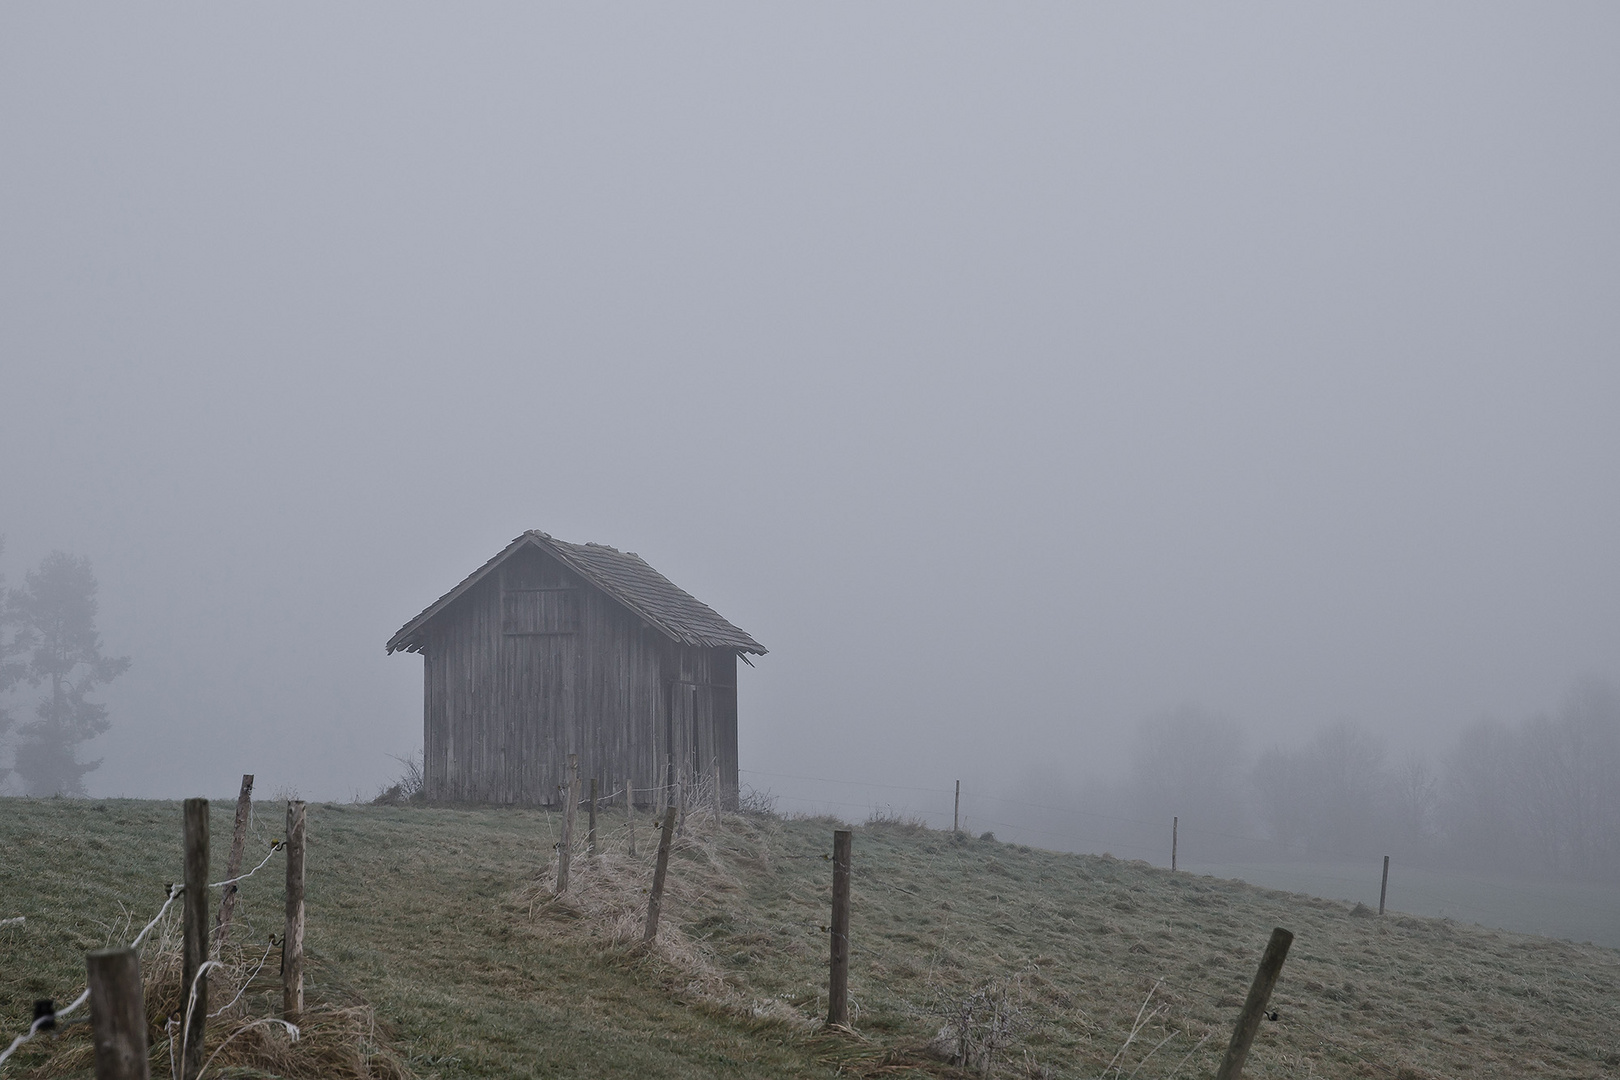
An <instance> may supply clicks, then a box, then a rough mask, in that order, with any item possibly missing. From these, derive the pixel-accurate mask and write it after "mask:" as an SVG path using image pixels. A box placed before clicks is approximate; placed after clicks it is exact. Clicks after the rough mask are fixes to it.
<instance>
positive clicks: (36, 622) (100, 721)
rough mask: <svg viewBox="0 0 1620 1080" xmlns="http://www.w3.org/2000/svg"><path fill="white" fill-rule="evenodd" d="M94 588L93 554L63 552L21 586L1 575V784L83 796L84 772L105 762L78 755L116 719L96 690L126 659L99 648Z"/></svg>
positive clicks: (124, 665)
mask: <svg viewBox="0 0 1620 1080" xmlns="http://www.w3.org/2000/svg"><path fill="white" fill-rule="evenodd" d="M0 551H3V544H0ZM96 587H97V586H96V577H95V574H94V573H93V572H92V570H91V568H90V560H89V559H88V558H85V557H84V556H82V555H69V554H67V553H66V552H62V551H53V552H51V553H50V554H49V555H47V556H45V558H44V559H43V560H42V561H41V562H40V564H39V566H38V567H37V568H36V569H33V570H30V571H28V573H27V574H26V575H25V577H24V579H23V584H22V586H21V587H20V588H6V584H5V578H4V576H3V575H0V784H5V783H6V782H7V781H8V780H9V779H10V778H13V777H15V779H16V780H18V781H19V782H20V783H21V786H22V789H23V791H24V792H25V793H26V794H29V795H83V794H85V786H84V777H85V774H87V773H89V772H91V771H93V770H94V769H96V768H97V767H98V766H99V765H100V764H101V762H100V761H99V760H97V761H88V762H86V761H81V760H79V748H80V745H81V744H82V743H84V742H86V741H87V740H89V739H93V738H95V737H96V736H97V735H100V734H101V733H102V732H104V731H106V730H107V729H108V728H109V727H110V726H111V724H110V721H108V719H107V707H106V706H105V705H103V704H100V703H99V702H96V701H93V700H91V694H93V693H94V692H95V690H96V689H97V688H99V687H100V686H102V685H103V684H104V683H106V682H108V681H110V680H112V679H115V678H117V677H118V676H119V675H121V674H123V673H124V671H126V670H127V669H128V668H129V658H128V657H122V656H120V657H112V656H105V655H103V654H102V650H101V635H100V634H99V633H98V632H97V631H96V610H97V605H96ZM8 762H9V763H8Z"/></svg>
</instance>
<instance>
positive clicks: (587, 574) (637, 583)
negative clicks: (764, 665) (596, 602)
mask: <svg viewBox="0 0 1620 1080" xmlns="http://www.w3.org/2000/svg"><path fill="white" fill-rule="evenodd" d="M531 546H532V547H537V548H539V549H540V550H541V551H543V552H545V553H546V554H547V555H550V556H552V557H553V558H555V559H556V560H557V561H558V562H560V563H562V564H563V565H564V566H566V567H568V568H569V569H570V570H572V571H574V573H576V574H578V575H579V576H580V577H582V578H584V579H585V580H586V581H588V582H590V583H591V584H592V585H594V586H596V587H597V588H598V589H601V590H602V591H603V592H605V593H607V594H608V595H609V596H611V597H612V598H613V599H614V600H617V601H618V602H619V603H620V604H623V605H624V606H625V607H626V608H629V609H630V611H631V613H632V614H634V615H636V616H638V617H639V618H640V619H641V620H642V621H643V622H645V623H646V624H647V625H649V626H651V627H653V628H654V629H656V630H658V631H660V632H661V633H663V634H664V635H665V636H666V637H668V638H670V639H671V640H672V641H675V642H678V643H679V644H682V645H697V646H702V647H705V648H721V649H734V650H736V651H737V652H739V653H753V654H754V655H756V656H764V655H765V646H763V645H761V644H760V643H759V642H757V641H755V640H754V639H753V638H751V637H749V636H748V635H747V634H746V633H744V632H743V631H742V630H741V629H739V628H737V627H735V626H733V625H732V624H731V623H729V622H727V621H726V620H725V619H723V618H721V617H720V614H719V613H718V612H716V611H715V610H714V609H713V608H711V607H709V606H708V605H707V604H705V603H703V602H702V601H701V600H699V599H698V598H697V597H695V596H693V595H692V594H691V593H688V592H686V591H685V590H683V589H681V588H679V587H678V586H677V585H676V584H675V583H674V582H672V581H670V580H669V578H667V577H665V576H664V575H663V574H660V573H659V572H658V571H656V570H654V569H653V568H652V567H650V566H648V565H647V563H646V561H645V560H643V559H642V557H641V556H640V555H637V554H636V553H635V552H633V551H619V550H618V549H616V548H610V547H607V546H606V545H603V544H570V543H567V542H566V541H563V540H557V539H554V538H553V537H551V536H548V535H546V534H545V533H543V532H538V531H536V530H534V529H530V530H529V531H528V532H526V533H524V534H523V535H522V536H520V537H518V538H517V539H516V540H513V541H512V542H511V543H510V544H508V545H507V546H506V549H505V550H504V551H502V552H501V553H500V554H498V555H496V556H495V557H494V558H493V559H491V560H489V561H488V562H487V563H485V564H484V565H483V566H480V567H479V568H478V569H477V570H474V571H473V572H472V573H471V574H469V575H468V576H467V578H466V580H464V581H463V582H462V583H461V584H460V585H457V586H456V587H455V588H453V589H451V590H450V591H449V592H447V593H445V594H444V595H443V596H441V597H439V598H438V599H437V600H435V601H434V602H433V603H432V604H430V605H429V606H428V608H427V609H426V610H425V611H423V612H422V613H421V614H420V615H418V616H417V617H416V618H414V619H412V620H411V621H410V622H408V623H406V624H405V625H404V626H402V627H400V628H399V632H398V633H396V634H395V635H394V636H393V637H391V638H389V639H388V651H389V652H390V653H393V652H399V651H404V652H421V651H422V648H423V646H425V645H426V644H427V636H426V634H424V633H423V628H424V627H426V626H427V624H428V623H429V622H430V621H432V619H433V617H434V616H435V615H437V614H438V613H439V612H441V611H443V610H444V609H445V608H447V607H449V606H450V605H451V604H453V603H455V602H456V600H457V598H459V597H460V596H461V595H462V594H463V593H465V592H466V591H467V590H468V589H470V588H472V587H473V586H474V585H476V584H478V583H479V582H480V581H482V580H483V579H484V576H485V575H486V574H488V573H489V572H490V571H491V570H494V569H495V568H496V567H497V566H499V565H501V563H503V562H505V561H506V560H507V559H509V558H511V557H512V555H513V554H514V553H516V552H518V551H520V550H522V549H523V548H525V547H531Z"/></svg>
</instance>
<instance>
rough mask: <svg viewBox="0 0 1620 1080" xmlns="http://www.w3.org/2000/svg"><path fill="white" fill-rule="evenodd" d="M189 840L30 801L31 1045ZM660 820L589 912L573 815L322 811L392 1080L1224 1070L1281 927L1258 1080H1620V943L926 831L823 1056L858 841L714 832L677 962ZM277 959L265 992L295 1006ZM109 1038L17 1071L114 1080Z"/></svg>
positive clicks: (678, 933)
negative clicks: (659, 852) (557, 892)
mask: <svg viewBox="0 0 1620 1080" xmlns="http://www.w3.org/2000/svg"><path fill="white" fill-rule="evenodd" d="M259 812H260V813H261V814H266V815H269V816H270V819H271V820H272V821H273V820H276V819H277V818H278V817H279V808H276V807H270V806H266V805H265V804H261V806H260V811H259ZM179 820H180V815H179V808H178V805H177V804H172V803H152V802H111V803H84V802H72V801H55V800H53V801H26V800H4V801H0V904H3V905H4V908H5V910H0V918H4V917H7V916H14V915H25V916H27V917H28V922H27V923H26V924H25V925H24V926H23V927H22V928H10V929H6V930H0V957H3V963H0V1016H3V1018H4V1025H5V1027H4V1030H5V1031H6V1032H7V1033H8V1038H9V1034H11V1033H14V1030H13V1029H20V1028H21V1027H22V1026H25V1025H26V1020H27V1017H28V1015H29V1008H30V1004H31V1001H32V999H33V998H34V997H36V996H46V995H50V996H53V997H55V998H56V999H57V1000H58V1001H59V1002H60V1001H63V1000H67V999H70V998H71V997H72V996H73V994H75V993H76V992H77V989H78V987H79V986H80V985H82V982H81V979H82V971H83V966H82V964H83V960H82V953H83V950H85V949H86V948H93V947H98V946H100V945H101V944H103V943H104V942H106V941H108V940H112V939H115V938H119V937H121V936H126V927H127V925H128V924H130V923H132V922H133V923H134V924H135V925H137V926H138V925H139V924H140V923H142V922H144V921H145V919H146V918H147V917H149V913H150V912H151V911H154V910H155V909H156V902H155V901H161V896H162V889H163V883H164V882H165V881H168V880H172V878H173V877H174V876H175V875H176V870H177V868H178V865H179ZM639 821H640V824H641V829H640V832H639V834H638V849H639V853H638V855H637V856H635V857H631V856H629V855H627V854H625V850H624V849H625V839H626V837H625V832H624V829H623V828H622V816H621V817H612V818H610V820H609V821H608V822H605V823H604V827H603V830H602V833H603V841H602V844H601V851H602V853H601V855H600V856H599V857H598V858H596V859H588V858H585V857H584V856H583V854H581V856H580V857H578V858H576V860H575V874H574V882H575V885H574V888H573V889H572V890H571V891H570V895H569V896H567V897H564V898H561V899H558V898H554V897H552V896H551V893H550V888H549V885H550V880H551V860H552V857H553V850H552V845H553V843H554V842H555V837H556V831H557V828H558V825H559V821H558V819H557V817H556V816H555V815H551V814H547V813H543V812H537V811H519V810H496V809H487V810H483V809H481V810H447V809H401V808H384V807H369V806H345V805H320V806H312V807H311V808H310V836H311V840H310V845H311V846H310V853H309V875H310V876H309V905H310V924H309V942H310V949H311V955H312V960H313V962H312V965H311V975H310V981H311V987H310V993H311V996H312V998H313V999H315V1000H322V999H323V998H325V999H328V1000H332V1001H342V1002H348V1003H355V1002H362V1001H363V1002H369V1004H370V1006H371V1007H372V1008H373V1009H374V1010H375V1013H376V1016H377V1019H378V1022H379V1026H378V1028H377V1030H376V1032H375V1034H374V1036H373V1038H374V1040H375V1042H376V1044H377V1047H378V1051H379V1055H380V1056H379V1058H378V1061H379V1063H381V1062H382V1057H383V1056H387V1057H388V1059H389V1060H397V1061H398V1062H400V1063H401V1065H402V1066H403V1068H404V1069H406V1070H408V1071H409V1072H412V1073H414V1074H416V1075H418V1076H422V1077H431V1076H440V1077H445V1078H451V1077H474V1076H477V1077H484V1076H597V1077H611V1076H659V1077H663V1076H670V1077H680V1076H783V1077H797V1076H828V1075H832V1074H833V1073H834V1072H835V1071H837V1070H838V1069H840V1068H843V1069H844V1070H845V1071H846V1072H855V1073H874V1072H878V1071H883V1072H886V1073H890V1074H894V1073H903V1072H908V1071H914V1072H915V1073H916V1074H918V1075H940V1076H949V1075H955V1074H957V1072H958V1070H956V1069H955V1068H953V1067H952V1066H950V1065H949V1064H948V1063H947V1062H946V1061H945V1060H944V1058H945V1056H948V1055H949V1054H950V1053H951V1052H953V1051H955V1050H957V1049H958V1046H957V1045H956V1044H954V1043H953V1042H952V1040H950V1039H948V1038H947V1039H943V1040H942V1039H940V1038H939V1035H940V1032H941V1030H942V1029H948V1028H949V1026H950V1024H951V1019H952V1017H953V1016H955V1017H957V1019H958V1020H959V1019H960V1016H961V1011H962V1009H963V1008H964V1007H966V1006H969V1005H974V1004H977V1005H979V1006H981V1007H984V1006H989V1007H991V1009H992V1012H993V1013H994V1014H995V1015H998V1016H999V1017H1000V1018H1001V1020H1002V1021H1003V1022H1002V1024H1001V1029H1002V1031H1003V1034H1004V1036H1005V1039H1004V1042H1005V1044H1006V1045H1004V1046H1002V1047H1001V1048H1000V1049H998V1051H997V1052H996V1055H995V1058H994V1068H995V1071H996V1073H997V1075H1003V1076H1015V1075H1048V1076H1054V1077H1071V1076H1072V1077H1080V1076H1098V1075H1100V1074H1102V1073H1104V1072H1105V1071H1106V1072H1108V1073H1109V1075H1114V1074H1116V1073H1117V1074H1118V1075H1121V1076H1130V1075H1133V1073H1134V1075H1136V1076H1140V1077H1150V1076H1170V1075H1177V1070H1178V1068H1179V1075H1181V1076H1199V1075H1208V1074H1209V1073H1210V1072H1211V1071H1212V1070H1213V1067H1214V1063H1215V1062H1216V1061H1217V1060H1218V1057H1219V1053H1220V1050H1221V1049H1222V1048H1223V1046H1224V1043H1225V1040H1226V1038H1227V1035H1228V1033H1229V1031H1230V1025H1231V1022H1232V1020H1233V1018H1234V1017H1235V1014H1236V1011H1237V1005H1238V1003H1239V1002H1240V1001H1241V999H1242V996H1243V994H1244V992H1245V990H1246V988H1247V985H1248V982H1249V979H1250V978H1251V977H1252V974H1253V968H1254V964H1255V963H1256V961H1257V960H1258V957H1259V953H1260V950H1261V948H1262V947H1263V946H1264V943H1265V940H1266V937H1267V934H1268V933H1269V931H1270V929H1271V927H1272V926H1276V925H1280V926H1285V927H1287V928H1288V929H1290V930H1292V931H1293V932H1294V933H1295V935H1296V940H1295V943H1294V947H1293V951H1292V952H1291V954H1290V956H1289V958H1288V962H1287V965H1286V966H1285V968H1284V970H1283V975H1282V979H1281V982H1280V983H1279V985H1278V989H1277V993H1276V996H1275V998H1274V1004H1275V1005H1276V1007H1277V1009H1278V1019H1277V1020H1276V1021H1275V1022H1271V1023H1267V1024H1265V1025H1264V1026H1263V1028H1262V1032H1261V1037H1260V1040H1259V1041H1258V1042H1257V1044H1256V1047H1255V1050H1254V1052H1253V1053H1252V1054H1251V1056H1250V1059H1249V1066H1248V1069H1247V1071H1246V1075H1248V1076H1254V1077H1282V1076H1407V1077H1426V1076H1503V1077H1507V1076H1514V1077H1518V1076H1557V1077H1608V1076H1620V1034H1617V1033H1620V953H1616V952H1614V951H1612V950H1606V949H1600V948H1593V947H1589V946H1577V945H1572V944H1568V943H1565V942H1559V941H1551V940H1547V939H1541V938H1533V937H1526V936H1522V935H1514V934H1508V933H1503V932H1498V931H1491V930H1484V929H1480V928H1477V927H1470V926H1463V925H1459V924H1455V923H1452V922H1449V921H1444V920H1427V919H1412V918H1406V917H1403V916H1399V915H1392V916H1390V917H1386V918H1384V919H1378V918H1376V917H1369V916H1367V915H1366V914H1364V913H1357V912H1354V911H1352V910H1351V909H1349V908H1347V907H1346V906H1345V905H1343V904H1339V903H1334V902H1329V901H1323V900H1315V899H1311V898H1308V897H1302V896H1297V895H1292V894H1284V893H1279V892H1274V891H1268V890H1262V889H1256V888H1253V887H1250V886H1247V885H1244V884H1241V883H1237V882H1230V881H1218V880H1215V879H1212V878H1203V877H1197V876H1193V875H1189V874H1171V873H1169V872H1168V871H1164V870H1160V869H1155V868H1152V867H1148V866H1146V865H1144V864H1140V863H1124V862H1120V861H1117V860H1113V859H1108V858H1106V857H1102V858H1098V857H1089V856H1076V855H1062V854H1055V853H1051V852H1044V851H1039V850H1035V849H1030V848H1025V847H1021V846H1015V845H1008V844H1000V843H996V842H995V841H992V840H983V841H981V840H973V839H969V838H966V837H959V836H952V835H951V834H948V833H941V832H937V831H930V830H926V829H922V828H918V827H915V826H912V825H907V824H905V823H902V822H887V823H883V822H879V823H873V824H870V825H868V826H866V827H863V828H858V829H857V830H856V835H855V847H854V891H853V919H852V926H851V938H852V946H853V958H852V967H851V977H850V983H851V990H852V996H853V999H854V1006H855V1014H854V1018H853V1019H854V1027H855V1028H856V1030H857V1035H856V1036H841V1035H828V1034H824V1033H820V1032H819V1030H818V1023H817V1021H818V1020H819V1018H820V1016H821V1015H823V1013H824V1010H825V1006H826V1002H825V957H826V952H827V941H826V935H825V931H824V930H823V927H824V925H825V923H826V921H827V911H828V902H829V894H830V888H829V881H830V867H829V865H828V863H827V861H825V859H824V858H823V856H824V855H825V854H826V853H827V852H829V851H830V848H831V831H832V828H833V827H834V826H835V823H834V822H831V821H829V820H825V819H822V820H799V821H792V820H782V819H780V818H772V817H742V816H737V815H727V816H726V817H725V818H724V819H723V820H722V822H721V823H720V824H719V825H718V826H716V825H715V824H714V822H713V819H712V818H711V817H710V816H708V815H706V814H697V813H694V814H693V815H692V816H691V818H690V820H689V821H688V827H687V831H686V835H685V837H684V838H683V839H682V840H681V842H680V843H679V845H678V847H677V851H676V853H675V857H674V858H673V860H672V864H671V873H670V879H671V885H670V889H671V899H670V903H669V905H668V907H667V914H666V920H667V921H666V924H665V926H666V933H665V934H664V936H663V939H662V942H661V949H660V950H659V951H658V952H657V953H655V954H652V955H647V954H644V953H642V952H641V951H639V950H638V949H637V948H636V947H635V944H634V943H635V941H636V940H638V939H639V933H638V930H639V923H640V919H641V915H642V911H643V905H644V904H645V894H644V891H643V890H644V888H645V885H646V882H647V879H648V878H649V877H650V864H651V852H652V848H653V842H652V841H653V837H652V834H651V831H650V824H651V823H650V821H649V820H648V819H647V817H646V816H645V815H642V816H641V817H640V819H639ZM214 829H215V836H216V838H219V837H225V836H228V829H229V820H228V807H227V805H226V804H225V803H223V802H221V803H218V804H216V807H215V821H214ZM258 831H259V833H260V834H261V838H262V837H264V836H267V835H268V834H269V833H270V832H272V831H273V830H272V829H271V828H270V826H269V825H268V824H261V826H260V827H259V830H258ZM224 846H225V844H224V842H223V841H221V840H219V839H216V843H215V848H216V863H220V864H222V863H223V849H224ZM278 873H279V864H277V865H273V866H271V867H268V868H267V870H266V871H265V875H264V876H265V877H268V881H265V882H264V884H263V885H261V886H259V887H258V888H249V887H244V891H243V894H242V897H243V898H242V910H243V913H244V919H245V923H246V926H245V928H244V931H243V935H244V938H247V937H251V938H252V939H253V940H255V941H263V939H264V933H265V932H266V931H268V930H273V929H277V928H278V924H279V905H280V900H281V896H280V888H279V878H278V877H277V876H276V875H277V874H278ZM260 880H262V878H261V879H255V880H254V881H251V882H248V883H246V884H247V886H253V885H255V884H256V883H257V882H259V881H260ZM123 909H127V911H128V916H127V917H126V916H125V915H124V914H123ZM274 966H275V962H274V958H273V957H272V958H271V960H270V963H269V964H268V968H269V969H270V972H269V973H267V974H263V975H261V977H260V979H259V980H258V982H256V983H255V984H254V986H253V987H251V988H250V991H249V994H248V996H247V997H248V1000H249V1001H250V1002H251V1001H253V1000H254V997H255V995H258V996H259V998H260V999H262V1007H263V1008H265V1009H267V1010H268V1009H269V1008H271V1003H270V996H271V992H272V990H273V984H274V979H273V978H272V975H273V969H274ZM976 992H978V993H977V996H975V994H976ZM996 1006H999V1011H997V1010H996ZM981 1011H982V1010H981ZM968 1028H969V1032H968V1033H969V1034H970V1035H972V1036H975V1037H976V1038H977V1037H981V1036H982V1035H983V1034H984V1031H985V1029H984V1028H983V1026H982V1025H975V1024H972V1023H970V1024H969V1025H968ZM82 1030H83V1029H82V1028H79V1029H69V1034H68V1035H67V1036H64V1037H63V1038H62V1039H60V1040H58V1041H57V1043H56V1044H54V1045H50V1044H47V1045H44V1046H42V1047H40V1048H39V1049H37V1050H36V1049H35V1048H34V1047H33V1046H31V1047H28V1048H25V1050H24V1052H23V1056H20V1057H19V1058H18V1059H14V1060H15V1061H17V1062H18V1063H19V1066H20V1067H19V1069H18V1070H16V1071H13V1070H12V1068H11V1066H10V1064H8V1065H7V1067H6V1069H5V1071H4V1072H3V1073H0V1075H33V1074H36V1073H40V1072H42V1071H52V1070H56V1071H59V1072H60V1073H62V1074H66V1075H73V1074H75V1072H77V1074H79V1075H84V1072H83V1064H84V1062H83V1059H82V1054H81V1056H80V1057H78V1058H75V1057H74V1055H73V1052H72V1050H73V1045H72V1044H73V1041H74V1040H75V1039H79V1040H82ZM1133 1030H1134V1034H1133ZM36 1045H37V1044H36ZM163 1064H164V1068H165V1069H166V1067H167V1062H166V1060H164V1062H163ZM974 1064H975V1070H974V1071H975V1073H976V1072H977V1071H978V1068H977V1065H978V1062H977V1061H975V1062H974ZM380 1071H386V1070H380ZM154 1075H158V1073H157V1072H155V1073H154ZM236 1075H270V1073H265V1072H252V1071H246V1072H244V1071H238V1072H237V1073H236Z"/></svg>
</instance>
